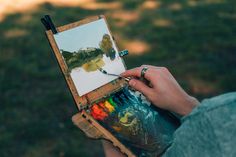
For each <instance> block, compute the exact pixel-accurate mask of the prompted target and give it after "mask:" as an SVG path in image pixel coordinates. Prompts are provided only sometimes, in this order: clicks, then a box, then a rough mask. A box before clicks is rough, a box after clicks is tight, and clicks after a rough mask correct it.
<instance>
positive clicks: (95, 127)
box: [46, 15, 135, 157]
mask: <svg viewBox="0 0 236 157" xmlns="http://www.w3.org/2000/svg"><path fill="white" fill-rule="evenodd" d="M100 18H104V19H105V17H104V16H103V15H99V16H94V17H90V18H87V19H84V20H81V21H78V22H74V23H71V24H67V25H64V26H60V27H57V31H58V32H63V31H66V30H69V29H72V28H75V27H78V26H81V25H83V24H86V23H90V22H92V21H95V20H98V19H100ZM105 21H106V19H105ZM106 23H107V22H106ZM108 29H109V28H108ZM109 31H110V30H109ZM110 34H111V31H110ZM46 35H47V37H48V40H49V43H50V45H51V48H52V50H53V52H54V54H55V56H56V59H57V61H58V64H59V66H60V68H61V70H62V72H63V74H64V76H65V79H66V82H67V84H68V86H69V88H70V91H71V94H72V95H73V98H74V100H75V102H76V105H77V107H78V109H79V113H77V114H76V115H74V116H73V117H72V121H73V123H74V124H75V125H76V126H77V127H78V128H80V129H81V130H82V131H83V132H84V133H85V134H86V135H87V136H88V137H90V138H93V139H106V140H109V141H111V142H112V144H113V145H114V146H115V147H118V148H119V149H120V151H121V152H122V153H124V154H126V155H127V156H129V157H135V155H134V154H133V153H132V152H131V151H130V150H129V149H128V148H126V147H125V146H124V145H123V144H122V143H121V142H120V141H119V140H118V139H117V138H115V137H114V136H113V135H112V134H111V133H110V132H109V131H108V130H106V129H105V128H104V127H102V126H101V125H100V124H99V123H98V122H97V121H96V120H94V119H93V117H91V116H90V115H89V114H88V113H87V112H86V111H85V110H83V109H84V108H86V106H87V105H89V103H92V102H94V101H97V100H99V99H101V98H103V97H105V96H107V95H109V94H110V93H112V92H114V91H117V90H118V89H120V88H122V87H123V86H125V85H126V84H127V82H126V81H125V80H123V79H116V80H114V81H112V82H110V83H108V84H106V85H104V86H102V87H100V88H97V89H96V90H94V91H92V92H89V93H88V94H86V95H84V96H79V94H78V92H77V90H76V87H75V84H74V82H73V80H72V78H71V76H70V73H69V70H68V67H67V65H66V63H65V61H64V59H63V56H62V54H61V52H60V50H59V48H58V46H57V44H56V41H55V38H54V36H53V33H52V31H51V30H48V31H46Z"/></svg>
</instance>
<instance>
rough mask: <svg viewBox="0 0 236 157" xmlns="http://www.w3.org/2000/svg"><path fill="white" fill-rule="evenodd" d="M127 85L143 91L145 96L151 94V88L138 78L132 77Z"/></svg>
mask: <svg viewBox="0 0 236 157" xmlns="http://www.w3.org/2000/svg"><path fill="white" fill-rule="evenodd" d="M129 85H130V86H131V87H133V88H134V89H135V90H137V91H139V92H141V93H143V94H144V95H145V96H146V97H150V95H152V92H153V91H152V89H151V88H150V87H148V86H147V85H146V84H144V83H143V82H142V81H140V80H137V79H132V80H130V81H129Z"/></svg>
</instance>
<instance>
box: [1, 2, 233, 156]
mask: <svg viewBox="0 0 236 157" xmlns="http://www.w3.org/2000/svg"><path fill="white" fill-rule="evenodd" d="M98 1H99V2H97V3H101V2H104V3H107V4H110V3H111V1H108V0H98ZM112 2H113V1H112ZM154 2H156V5H155V7H154V8H152V7H150V5H148V4H145V5H143V4H144V1H142V0H138V1H135V0H132V1H129V0H122V1H119V3H121V4H122V5H120V8H118V9H114V8H112V7H111V8H109V7H107V8H105V7H104V8H102V5H98V6H97V8H95V9H94V8H93V6H94V5H93V6H90V8H89V7H87V8H86V7H80V6H76V7H73V6H62V5H61V6H58V5H52V4H51V3H45V4H43V5H41V6H39V7H38V8H35V9H33V11H25V12H22V13H12V14H9V15H7V16H6V18H5V19H4V20H3V21H1V23H0V34H1V36H0V124H1V125H0V156H1V157H14V156H17V157H58V156H59V157H78V156H83V157H86V156H88V157H95V156H103V150H102V146H101V143H100V142H99V141H94V140H90V139H88V138H87V137H86V136H85V135H84V134H83V133H82V132H81V131H80V130H79V129H78V128H76V127H75V126H74V125H73V124H72V122H71V117H72V115H74V114H75V113H77V111H78V110H77V108H76V107H75V103H74V101H73V99H72V96H71V94H70V92H69V89H68V87H67V85H66V82H65V80H64V78H63V75H62V74H61V72H60V69H59V66H58V64H57V61H56V60H55V57H54V55H53V53H52V52H51V49H50V46H49V44H48V41H47V39H46V37H45V34H44V31H45V30H44V27H43V25H42V24H41V23H40V18H41V17H42V16H44V15H45V14H50V15H51V17H52V18H53V20H54V23H55V24H56V25H57V26H59V25H64V24H68V23H71V22H75V21H78V20H80V19H82V18H85V17H87V16H92V15H99V14H105V16H106V17H107V20H108V24H109V25H110V29H111V31H112V33H113V35H114V37H115V39H116V42H117V44H118V47H119V48H120V50H123V49H128V50H129V51H130V55H128V56H127V57H125V63H126V64H127V67H128V68H133V67H136V66H140V65H142V64H152V65H157V66H166V67H167V68H169V69H170V71H171V73H173V75H174V76H175V77H176V78H177V80H178V82H180V84H181V86H182V87H183V88H184V89H185V90H186V91H187V92H189V93H190V94H192V95H193V96H196V97H197V98H199V100H202V99H203V98H207V97H211V96H214V95H218V94H222V93H226V92H230V91H233V90H236V83H235V82H236V68H235V67H236V44H235V43H236V1H235V0H199V1H195V0H181V1H174V0H163V1H154ZM104 3H102V4H104ZM118 7H119V5H118Z"/></svg>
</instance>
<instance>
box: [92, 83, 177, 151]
mask: <svg viewBox="0 0 236 157" xmlns="http://www.w3.org/2000/svg"><path fill="white" fill-rule="evenodd" d="M88 112H89V113H90V114H91V115H92V117H93V118H94V119H96V120H97V121H98V122H99V123H100V124H101V125H102V126H104V127H105V128H106V129H108V130H109V131H110V132H112V133H113V135H114V136H115V137H117V138H118V139H119V140H120V141H122V142H123V143H125V145H126V146H127V147H128V148H129V149H131V150H132V151H133V152H134V153H135V155H137V156H157V155H160V154H161V153H162V152H163V151H164V150H165V149H166V148H167V147H168V146H169V145H170V144H171V141H172V138H173V137H172V135H173V132H174V131H175V129H176V128H177V126H176V125H173V124H172V123H170V121H169V120H170V119H166V117H163V116H162V114H160V113H159V112H158V110H155V109H154V108H152V107H150V102H148V101H147V100H146V98H145V97H144V96H143V95H142V94H141V93H139V92H135V91H132V90H130V89H129V88H128V86H126V87H124V88H123V89H121V90H120V91H118V92H116V93H114V94H112V95H111V96H109V97H108V98H106V99H104V100H102V101H100V102H98V103H94V104H93V105H92V106H91V107H90V109H89V110H88Z"/></svg>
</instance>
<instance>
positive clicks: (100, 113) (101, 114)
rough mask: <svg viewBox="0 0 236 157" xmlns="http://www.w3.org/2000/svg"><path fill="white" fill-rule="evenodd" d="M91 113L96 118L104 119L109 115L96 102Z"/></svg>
mask: <svg viewBox="0 0 236 157" xmlns="http://www.w3.org/2000/svg"><path fill="white" fill-rule="evenodd" d="M91 115H92V116H93V118H94V119H96V120H104V118H106V117H107V116H108V114H107V113H106V112H105V111H104V110H103V109H102V107H100V106H99V105H97V104H94V105H93V106H92V107H91Z"/></svg>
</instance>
